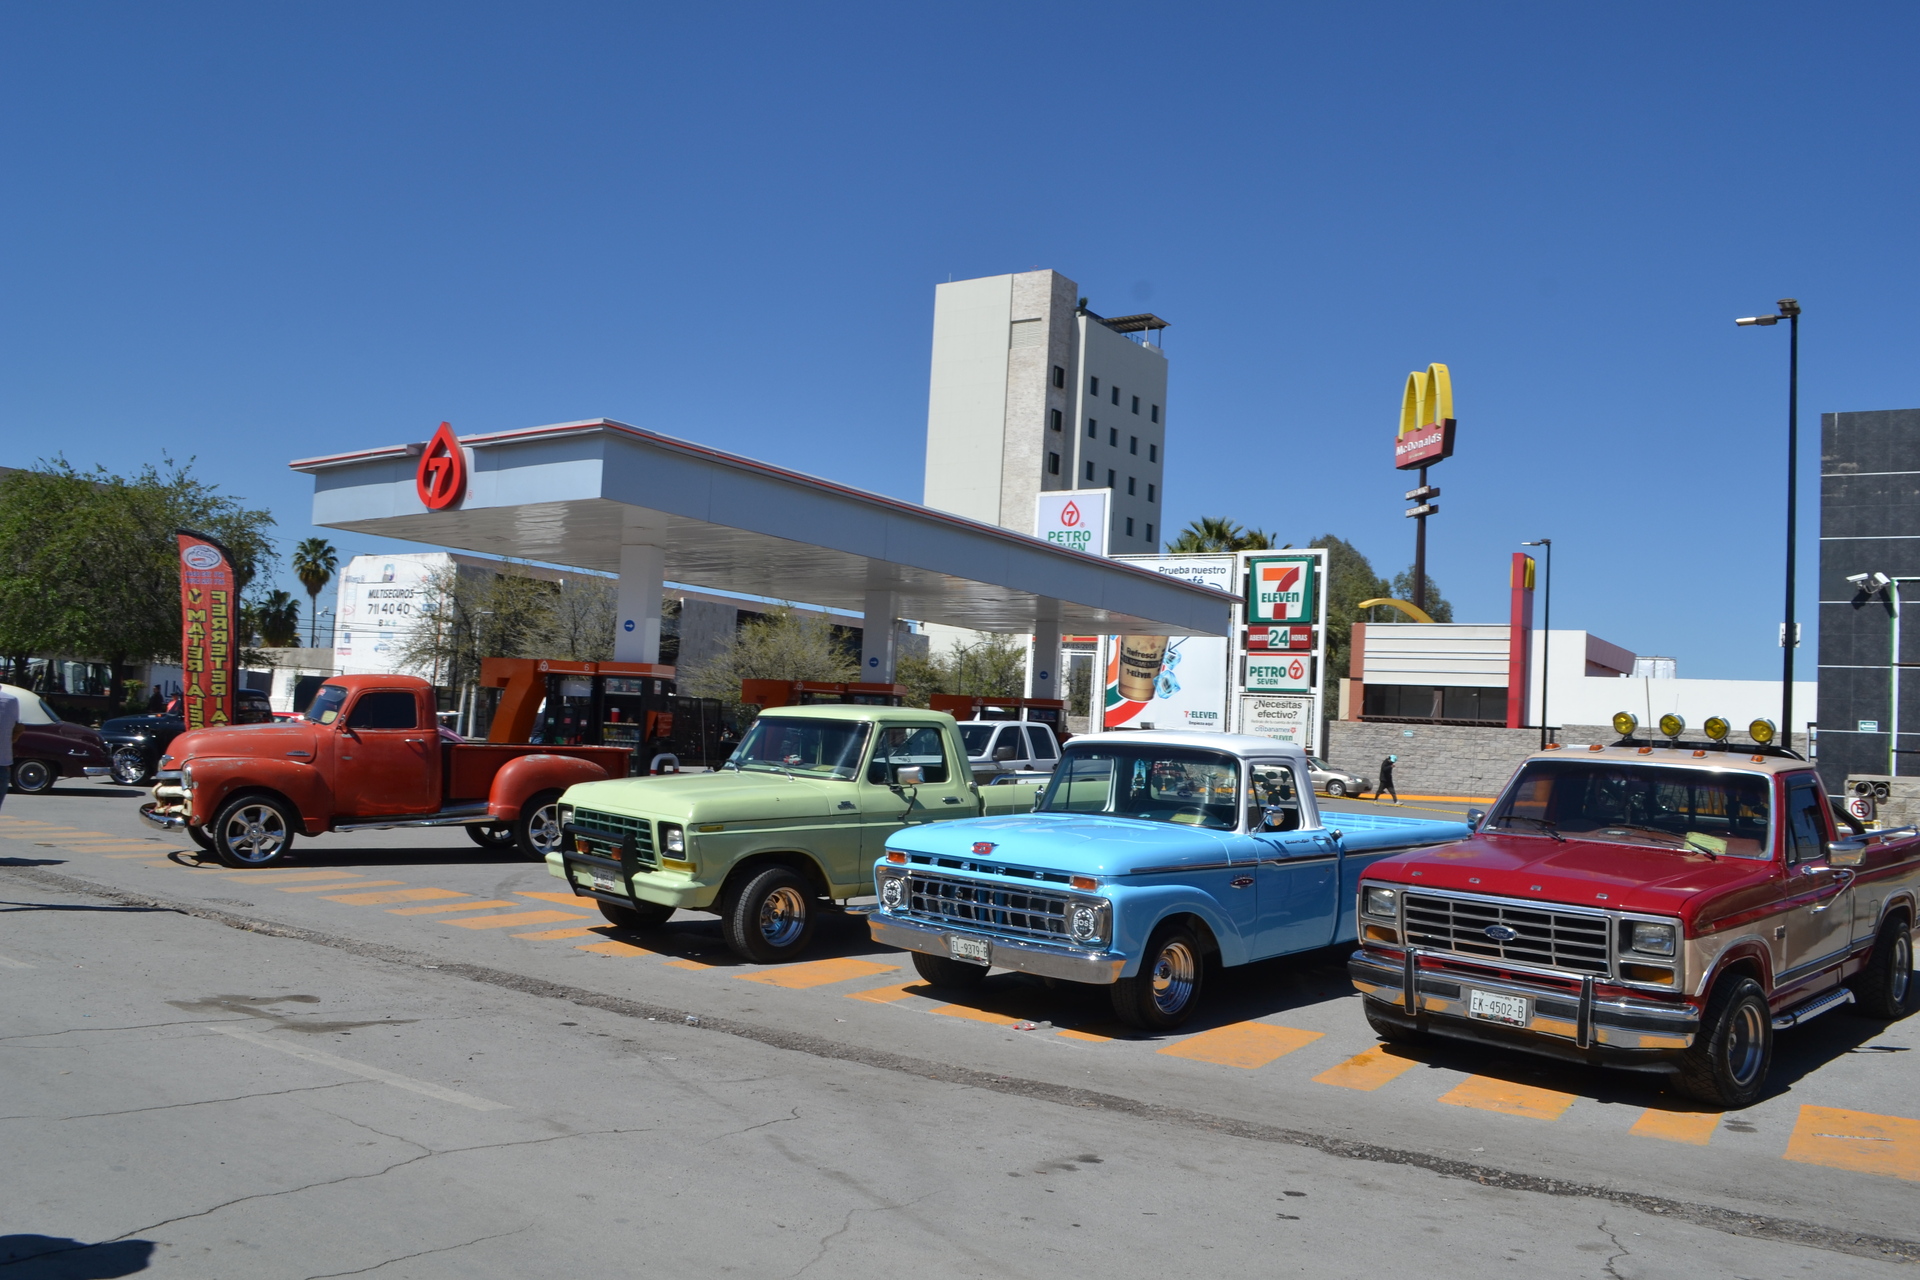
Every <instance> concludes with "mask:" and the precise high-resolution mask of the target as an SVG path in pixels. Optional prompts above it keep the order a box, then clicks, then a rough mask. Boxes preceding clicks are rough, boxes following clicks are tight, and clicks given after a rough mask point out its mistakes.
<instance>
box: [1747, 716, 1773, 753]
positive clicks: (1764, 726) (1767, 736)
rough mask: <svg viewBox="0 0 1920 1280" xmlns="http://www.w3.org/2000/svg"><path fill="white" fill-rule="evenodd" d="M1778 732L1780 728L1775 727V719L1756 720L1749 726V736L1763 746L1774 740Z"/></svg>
mask: <svg viewBox="0 0 1920 1280" xmlns="http://www.w3.org/2000/svg"><path fill="white" fill-rule="evenodd" d="M1777 732H1778V730H1776V729H1775V728H1774V727H1773V721H1771V720H1755V721H1754V722H1753V723H1752V724H1750V725H1748V726H1747V736H1748V737H1749V738H1752V739H1753V740H1754V741H1755V742H1757V743H1759V744H1760V745H1761V746H1763V747H1764V746H1768V745H1770V744H1771V743H1772V742H1773V739H1774V735H1775V734H1776V733H1777Z"/></svg>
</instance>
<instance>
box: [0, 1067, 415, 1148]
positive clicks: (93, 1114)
mask: <svg viewBox="0 0 1920 1280" xmlns="http://www.w3.org/2000/svg"><path fill="white" fill-rule="evenodd" d="M373 1083H375V1082H374V1081H372V1080H337V1081H335V1082H334V1083H332V1084H306V1085H300V1086H298V1087H296V1088H292V1089H269V1090H267V1091H266V1092H264V1093H237V1094H235V1095H234V1096H233V1097H231V1098H202V1099H200V1100H199V1101H197V1102H163V1103H158V1104H156V1105H154V1106H151V1107H131V1108H129V1109H127V1110H125V1111H88V1112H84V1113H82V1114H80V1115H77V1116H0V1121H6V1120H53V1121H66V1120H102V1119H106V1118H107V1117H109V1116H137V1115H141V1114H143V1113H145V1112H148V1111H176V1110H178V1109H180V1108H181V1107H215V1106H219V1105H220V1104H221V1103H223V1102H245V1101H247V1100H248V1099H250V1098H279V1097H284V1096H285V1095H287V1094H289V1093H316V1092H318V1091H319V1090H321V1089H345V1088H347V1087H348V1086H350V1085H359V1084H373ZM402 1141H404V1139H402Z"/></svg>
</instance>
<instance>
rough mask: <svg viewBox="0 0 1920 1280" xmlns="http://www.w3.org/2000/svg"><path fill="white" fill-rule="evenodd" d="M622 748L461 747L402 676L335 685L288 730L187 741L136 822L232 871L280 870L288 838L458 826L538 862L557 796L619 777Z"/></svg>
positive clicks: (186, 736) (549, 844)
mask: <svg viewBox="0 0 1920 1280" xmlns="http://www.w3.org/2000/svg"><path fill="white" fill-rule="evenodd" d="M627 761H628V752H627V749H626V748H624V747H544V746H528V745H525V744H519V743H496V742H461V741H458V740H454V739H453V738H452V736H451V735H443V734H442V733H441V732H440V729H439V727H438V725H437V723H436V721H435V718H434V707H433V689H432V687H431V686H430V685H428V684H427V682H426V681H424V680H421V679H418V678H415V677H412V676H335V677H334V678H332V679H330V680H328V681H327V682H326V683H325V684H323V685H321V686H320V688H319V689H318V690H317V691H315V693H314V697H313V703H312V705H310V706H309V707H308V708H307V711H306V714H305V715H304V716H303V717H302V718H301V719H298V720H294V721H286V722H275V723H273V724H258V725H233V726H227V727H223V728H218V729H196V730H194V731H192V732H190V733H183V734H181V735H180V736H179V737H177V738H175V739H174V740H173V741H172V742H171V743H170V744H168V747H167V753H166V755H164V756H162V757H161V759H160V768H159V771H158V772H157V773H156V775H155V777H156V779H157V785H155V787H154V789H153V799H152V800H151V801H149V802H148V803H146V804H143V805H142V806H141V807H140V816H141V818H143V819H144V820H146V821H147V822H148V823H149V824H151V825H153V826H156V827H160V828H162V829H163V830H173V831H177V830H181V829H184V830H186V831H187V832H188V834H190V835H191V836H193V838H194V839H195V840H196V841H198V842H199V843H200V844H201V846H202V847H204V848H206V849H208V850H210V851H211V852H212V853H213V855H214V856H215V857H217V858H219V859H220V861H221V862H223V863H225V864H226V865H227V866H230V867H264V866H271V865H273V864H276V863H279V862H283V861H285V860H286V858H287V856H288V852H289V851H290V850H291V849H292V848H293V842H294V837H295V836H296V835H297V834H305V835H310V836H317V835H321V834H322V833H324V832H328V831H359V830H366V829H369V828H376V827H464V828H465V829H466V831H467V833H468V835H470V836H471V837H472V838H473V840H474V842H475V843H476V844H479V845H482V846H484V847H488V848H502V847H506V846H509V845H512V846H515V847H517V848H518V849H519V851H520V852H521V853H522V854H523V855H524V856H526V857H528V858H534V859H541V858H545V857H546V855H547V854H548V853H549V852H551V851H553V850H554V849H557V848H559V847H560V839H561V835H560V818H559V808H558V805H559V800H560V793H561V792H562V791H565V790H566V789H567V788H568V787H570V786H573V785H574V784H575V783H579V782H600V781H603V780H605V779H608V778H621V777H625V776H626V772H627Z"/></svg>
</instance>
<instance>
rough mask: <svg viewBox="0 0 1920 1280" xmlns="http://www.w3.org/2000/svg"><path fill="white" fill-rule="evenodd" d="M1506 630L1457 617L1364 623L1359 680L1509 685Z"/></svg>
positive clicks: (1392, 682) (1490, 686)
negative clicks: (1458, 620)
mask: <svg viewBox="0 0 1920 1280" xmlns="http://www.w3.org/2000/svg"><path fill="white" fill-rule="evenodd" d="M1509 643H1510V641H1509V639H1508V631H1507V628H1506V627H1501V626H1493V627H1483V626H1477V625H1474V624H1471V623H1458V622H1397V623H1384V622H1383V623H1368V624H1367V630H1366V651H1365V652H1364V653H1363V654H1362V655H1361V671H1362V673H1363V674H1362V675H1361V679H1363V680H1365V681H1366V682H1367V683H1368V684H1412V685H1466V686H1473V687H1477V688H1482V689H1502V688H1505V687H1506V684H1507V656H1508V646H1509Z"/></svg>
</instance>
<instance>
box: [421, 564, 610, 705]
mask: <svg viewBox="0 0 1920 1280" xmlns="http://www.w3.org/2000/svg"><path fill="white" fill-rule="evenodd" d="M561 592H562V586H561V584H560V583H557V582H555V581H554V580H552V579H551V578H537V577H535V576H534V575H532V574H530V573H527V572H526V571H525V570H524V569H523V568H522V567H521V566H519V565H516V564H514V563H513V562H512V561H503V562H501V567H500V569H499V570H497V571H495V572H493V573H488V572H486V571H485V570H478V571H476V570H474V569H471V568H469V569H464V570H463V569H462V568H461V567H460V566H459V565H457V564H456V565H449V566H447V567H446V568H444V569H438V570H435V571H434V572H433V573H431V574H429V575H428V576H427V580H426V582H425V583H424V584H422V587H421V591H420V595H419V602H420V603H419V607H418V609H417V610H416V612H415V614H414V618H415V621H414V624H413V626H412V627H411V628H409V629H408V630H406V631H404V632H401V633H400V634H399V635H398V636H396V637H395V642H394V643H395V654H394V656H395V658H396V660H397V661H398V663H399V665H400V666H401V667H403V668H404V669H406V670H409V671H412V672H414V673H416V674H418V675H420V676H422V677H423V678H425V679H428V680H431V681H433V682H434V683H435V684H437V685H440V686H442V687H443V688H450V689H461V688H465V687H466V686H467V685H469V684H475V683H477V682H478V681H479V679H480V663H481V660H482V659H485V658H572V659H577V660H581V661H594V660H595V659H596V658H597V657H600V656H604V655H603V654H599V653H598V652H597V651H596V653H595V656H594V657H587V656H585V655H582V654H579V653H576V652H573V651H570V650H567V649H566V646H565V645H564V644H563V643H562V641H561V637H560V636H559V634H558V631H559V627H558V626H557V624H556V616H557V613H558V606H559V601H560V596H561ZM608 631H609V639H608V641H607V646H608V648H611V645H612V640H611V638H610V636H611V631H612V627H611V625H609V627H608Z"/></svg>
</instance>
